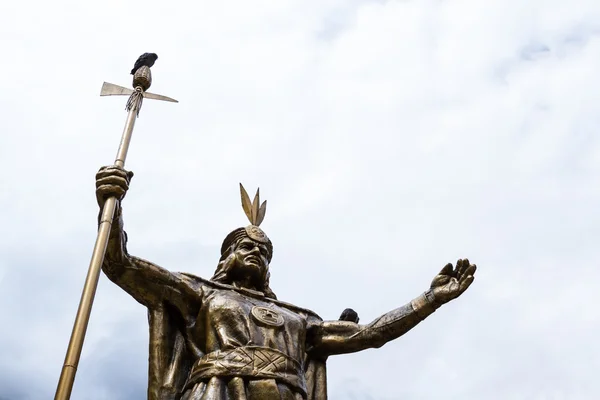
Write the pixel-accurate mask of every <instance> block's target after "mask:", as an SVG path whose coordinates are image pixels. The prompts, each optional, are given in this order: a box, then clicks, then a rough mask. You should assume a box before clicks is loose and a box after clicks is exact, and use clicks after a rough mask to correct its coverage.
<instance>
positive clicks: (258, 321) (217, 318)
mask: <svg viewBox="0 0 600 400" xmlns="http://www.w3.org/2000/svg"><path fill="white" fill-rule="evenodd" d="M197 321H198V323H197V326H198V327H200V330H201V331H199V332H195V333H196V334H195V335H194V341H196V345H197V346H198V347H199V348H200V349H201V350H202V351H203V352H204V353H205V354H208V353H211V352H213V351H217V350H221V351H222V350H230V349H232V348H237V347H241V346H262V347H269V348H272V349H275V350H278V351H280V352H282V353H285V354H286V355H287V356H288V357H291V358H293V359H295V360H297V361H299V362H300V363H302V360H303V358H304V351H305V340H306V328H307V321H306V318H305V317H304V316H302V315H300V314H298V313H296V312H293V311H291V310H289V309H286V308H283V307H281V306H279V305H277V304H275V303H273V302H268V301H265V300H261V299H258V298H254V297H250V296H247V295H245V294H243V293H239V292H236V291H233V290H222V289H214V288H205V293H204V295H203V299H202V306H201V308H200V312H199V314H198V317H197Z"/></svg>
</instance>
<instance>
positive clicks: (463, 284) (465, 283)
mask: <svg viewBox="0 0 600 400" xmlns="http://www.w3.org/2000/svg"><path fill="white" fill-rule="evenodd" d="M473 280H475V277H474V276H473V275H465V279H462V280H461V281H460V283H459V287H458V288H459V291H460V293H461V294H462V293H463V292H464V291H465V290H467V289H468V288H469V286H471V283H473Z"/></svg>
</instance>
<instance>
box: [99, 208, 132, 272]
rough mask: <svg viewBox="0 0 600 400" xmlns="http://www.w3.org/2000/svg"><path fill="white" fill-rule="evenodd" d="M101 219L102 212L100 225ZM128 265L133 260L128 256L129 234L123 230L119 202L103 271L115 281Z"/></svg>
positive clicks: (100, 214) (100, 215)
mask: <svg viewBox="0 0 600 400" xmlns="http://www.w3.org/2000/svg"><path fill="white" fill-rule="evenodd" d="M101 217H102V210H101V211H100V213H99V215H98V224H100V219H101ZM128 264H131V260H130V259H129V255H128V254H127V234H126V233H125V231H124V230H123V216H122V209H121V205H120V203H119V202H117V205H116V207H115V213H114V217H113V221H112V224H111V229H110V235H109V238H108V244H107V246H106V253H105V256H104V263H103V264H102V269H103V270H104V272H105V273H106V274H107V275H108V277H109V278H111V279H112V280H114V279H115V278H117V277H118V275H120V274H121V273H122V272H123V269H124V267H125V265H128Z"/></svg>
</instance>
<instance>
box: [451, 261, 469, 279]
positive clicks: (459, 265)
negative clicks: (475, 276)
mask: <svg viewBox="0 0 600 400" xmlns="http://www.w3.org/2000/svg"><path fill="white" fill-rule="evenodd" d="M469 265H470V264H469V260H468V259H466V258H465V259H464V260H458V261H457V262H456V270H455V273H456V275H455V276H456V278H457V279H460V277H461V276H463V274H464V273H465V271H466V270H467V268H469Z"/></svg>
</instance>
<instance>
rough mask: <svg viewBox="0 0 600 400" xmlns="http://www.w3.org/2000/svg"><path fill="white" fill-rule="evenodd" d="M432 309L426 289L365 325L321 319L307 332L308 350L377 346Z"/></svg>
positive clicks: (340, 350) (337, 350)
mask: <svg viewBox="0 0 600 400" xmlns="http://www.w3.org/2000/svg"><path fill="white" fill-rule="evenodd" d="M435 309H436V305H435V300H434V299H433V294H432V292H431V291H428V292H426V293H424V294H422V295H421V296H419V297H417V298H416V299H414V300H413V301H411V302H410V303H408V304H406V305H404V306H402V307H399V308H397V309H395V310H393V311H390V312H388V313H387V314H384V315H382V316H381V317H379V318H377V319H376V320H374V321H373V322H371V323H370V324H368V325H359V324H356V323H354V322H350V321H325V322H323V323H321V324H319V325H318V326H315V327H314V329H313V330H312V332H310V333H311V335H310V336H311V337H312V343H310V345H312V350H311V352H316V353H319V354H323V355H333V354H344V353H354V352H357V351H361V350H365V349H369V348H378V347H381V346H383V345H384V344H386V343H387V342H389V341H391V340H394V339H396V338H399V337H400V336H402V335H403V334H405V333H406V332H408V331H409V330H411V329H412V328H414V327H415V326H417V324H418V323H419V322H421V321H423V320H424V319H425V318H427V316H429V315H430V314H431V313H433V312H434V311H435Z"/></svg>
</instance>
